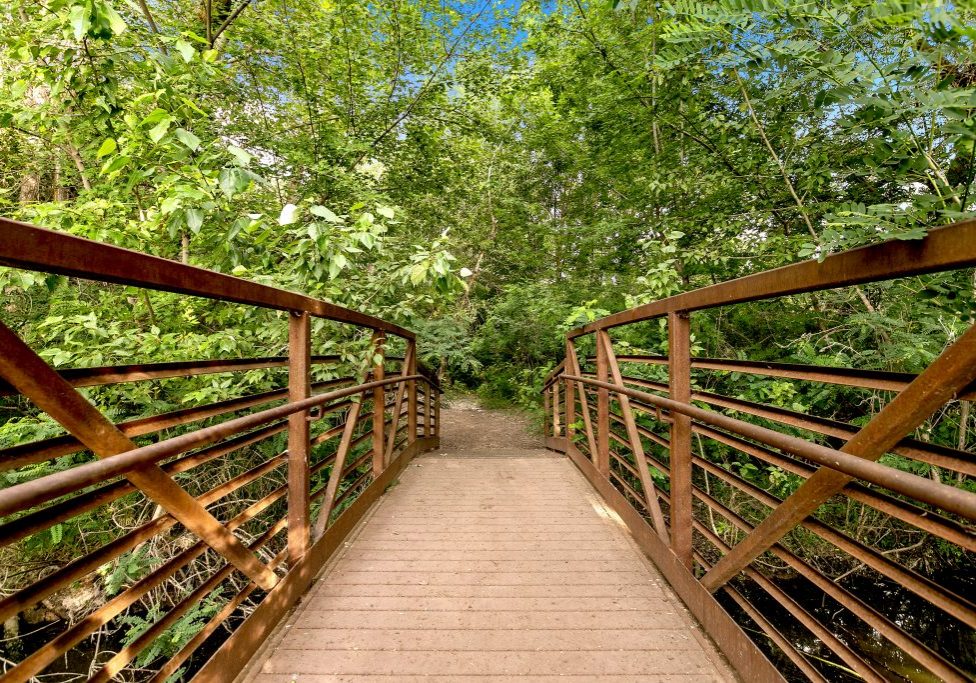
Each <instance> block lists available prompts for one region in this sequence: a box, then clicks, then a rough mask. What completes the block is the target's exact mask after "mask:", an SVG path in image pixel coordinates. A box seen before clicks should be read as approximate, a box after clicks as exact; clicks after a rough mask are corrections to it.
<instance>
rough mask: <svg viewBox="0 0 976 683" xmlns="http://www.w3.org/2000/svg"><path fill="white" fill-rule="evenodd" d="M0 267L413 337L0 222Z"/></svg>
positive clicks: (251, 285) (346, 313)
mask: <svg viewBox="0 0 976 683" xmlns="http://www.w3.org/2000/svg"><path fill="white" fill-rule="evenodd" d="M0 265H5V266H10V267H13V268H20V269H22V270H34V271H40V272H44V273H51V274H57V275H67V276H71V277H78V278H83V279H87V280H97V281H99V282H111V283H114V284H119V285H130V286H133V287H139V288H142V289H152V290H156V291H162V292H174V293H177V294H188V295H191V296H199V297H204V298H207V299H216V300H218V301H226V302H233V303H239V304H248V305H251V306H260V307H261V308H271V309H276V310H279V311H305V312H307V313H308V314H309V315H312V316H314V317H316V318H325V319H327V320H334V321H336V322H341V323H349V324H351V325H357V326H359V327H366V328H369V329H373V330H380V331H382V332H388V333H390V334H393V335H396V336H398V337H402V338H404V339H413V338H414V334H413V332H411V331H410V330H407V329H404V328H403V327H400V326H399V325H396V324H394V323H391V322H387V321H386V320H383V319H381V318H377V317H375V316H372V315H367V314H365V313H360V312H358V311H353V310H351V309H349V308H345V307H343V306H338V305H336V304H332V303H329V302H327V301H322V300H321V299H315V298H313V297H309V296H305V295H304V294H296V293H295V292H289V291H288V290H285V289H280V288H278V287H271V286H269V285H262V284H259V283H257V282H251V281H250V280H245V279H243V278H239V277H235V276H233V275H226V274H225V273H218V272H216V271H213V270H207V269H206V268H198V267H196V266H191V265H187V264H185V263H178V262H176V261H171V260H170V259H165V258H160V257H159V256H151V255H149V254H143V253H142V252H138V251H133V250H132V249H124V248H122V247H116V246H113V245H110V244H104V243H102V242H95V241H93V240H87V239H84V238H82V237H75V236H74V235H69V234H67V233H63V232H56V231H54V230H47V229H45V228H39V227H37V226H34V225H30V224H28V223H21V222H20V221H14V220H10V219H9V218H0Z"/></svg>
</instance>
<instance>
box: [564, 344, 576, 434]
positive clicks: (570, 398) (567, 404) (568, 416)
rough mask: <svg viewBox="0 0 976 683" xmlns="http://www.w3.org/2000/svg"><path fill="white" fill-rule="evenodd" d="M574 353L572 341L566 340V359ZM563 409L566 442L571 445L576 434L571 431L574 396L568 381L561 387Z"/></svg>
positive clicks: (574, 415) (574, 414)
mask: <svg viewBox="0 0 976 683" xmlns="http://www.w3.org/2000/svg"><path fill="white" fill-rule="evenodd" d="M574 351H575V349H574V348H573V340H572V339H567V340H566V357H567V358H569V356H570V354H572V353H573V352H574ZM564 381H566V380H564ZM563 409H564V411H565V413H564V417H565V420H566V440H567V441H568V442H569V443H572V442H573V436H575V433H576V430H575V429H573V423H574V422H576V394H575V393H574V392H573V384H572V382H569V381H566V386H564V387H563Z"/></svg>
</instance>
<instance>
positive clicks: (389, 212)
mask: <svg viewBox="0 0 976 683" xmlns="http://www.w3.org/2000/svg"><path fill="white" fill-rule="evenodd" d="M376 213H378V214H379V215H381V216H383V218H393V216H394V213H393V209H391V208H390V207H388V206H377V207H376Z"/></svg>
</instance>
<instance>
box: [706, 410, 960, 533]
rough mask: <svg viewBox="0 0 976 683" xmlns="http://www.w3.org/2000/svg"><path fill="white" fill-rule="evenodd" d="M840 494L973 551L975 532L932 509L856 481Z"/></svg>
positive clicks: (775, 458) (712, 435) (733, 442)
mask: <svg viewBox="0 0 976 683" xmlns="http://www.w3.org/2000/svg"><path fill="white" fill-rule="evenodd" d="M691 428H692V431H694V432H696V433H698V434H701V435H702V436H704V437H706V438H709V439H713V440H715V441H719V442H720V443H723V444H725V445H727V446H731V447H732V448H735V449H736V450H738V451H741V452H742V453H746V454H747V455H751V456H753V457H756V458H759V459H760V460H763V461H765V462H768V463H770V464H772V465H776V466H777V467H781V468H783V469H784V470H787V471H789V472H792V473H793V474H796V475H798V476H801V477H803V478H804V479H806V478H809V477H810V476H811V475H812V474H813V473H814V472H815V471H816V468H814V467H812V466H810V465H808V464H806V463H805V462H801V461H799V460H794V459H793V458H790V457H788V456H786V455H783V454H781V453H776V452H774V451H771V450H769V449H768V448H763V447H762V446H759V445H757V444H754V443H752V442H750V441H745V440H743V439H740V438H739V437H737V436H734V435H732V434H726V433H725V432H723V431H721V430H718V429H712V428H711V427H705V426H703V425H699V424H698V423H692V426H691ZM841 493H842V494H843V495H845V496H847V497H848V498H851V499H852V500H857V501H858V502H861V503H863V504H865V505H868V506H870V507H872V508H874V509H875V510H878V511H879V512H883V513H885V514H888V515H891V516H892V517H895V518H896V519H900V520H901V521H903V522H907V523H908V524H911V525H913V526H915V527H917V528H919V529H921V530H924V531H927V532H928V533H931V534H933V535H935V536H938V537H939V538H942V539H943V540H946V541H949V542H950V543H955V544H956V545H959V546H960V547H962V548H964V549H966V550H969V551H972V552H976V531H974V530H971V529H968V528H966V527H964V526H962V525H961V524H959V523H958V522H956V521H955V520H952V519H947V518H945V517H943V516H941V515H939V514H937V513H935V512H934V511H932V510H926V509H924V508H920V507H918V506H917V505H913V504H912V503H909V502H907V501H903V500H900V499H898V498H894V497H892V496H889V495H888V494H886V493H883V492H881V491H875V490H872V489H869V488H867V487H865V486H863V485H862V484H860V483H858V482H854V481H852V482H849V483H848V484H847V486H846V487H845V488H844V490H843V491H841Z"/></svg>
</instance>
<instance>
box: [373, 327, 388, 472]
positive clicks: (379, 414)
mask: <svg viewBox="0 0 976 683" xmlns="http://www.w3.org/2000/svg"><path fill="white" fill-rule="evenodd" d="M373 357H374V358H375V359H377V360H376V362H375V363H374V365H373V381H374V382H378V381H380V380H383V379H386V369H385V360H386V358H385V357H386V335H385V334H383V333H382V332H374V333H373ZM385 426H386V388H385V387H377V388H376V389H373V477H378V476H379V475H380V474H381V473H382V472H383V469H384V467H385V466H386V462H385V458H384V453H385V452H386V439H385V438H384V434H383V432H384V427H385Z"/></svg>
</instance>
